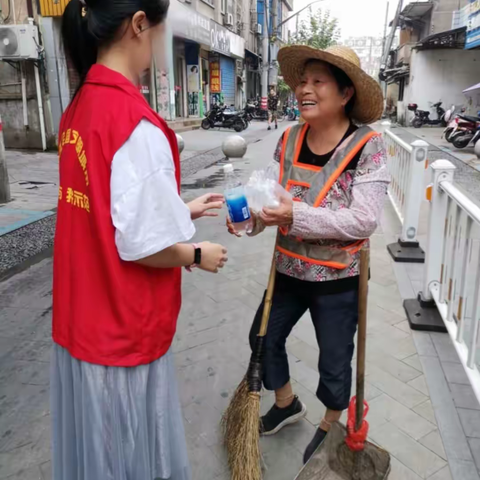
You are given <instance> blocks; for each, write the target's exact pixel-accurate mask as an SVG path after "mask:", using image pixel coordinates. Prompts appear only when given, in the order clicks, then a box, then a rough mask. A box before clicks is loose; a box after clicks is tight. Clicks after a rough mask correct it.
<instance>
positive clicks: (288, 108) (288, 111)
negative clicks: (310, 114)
mask: <svg viewBox="0 0 480 480" xmlns="http://www.w3.org/2000/svg"><path fill="white" fill-rule="evenodd" d="M283 116H284V118H287V119H288V120H289V121H290V122H294V121H295V120H296V119H297V117H298V116H300V111H299V110H298V106H297V105H296V104H295V103H293V104H292V103H289V102H285V105H284V106H283Z"/></svg>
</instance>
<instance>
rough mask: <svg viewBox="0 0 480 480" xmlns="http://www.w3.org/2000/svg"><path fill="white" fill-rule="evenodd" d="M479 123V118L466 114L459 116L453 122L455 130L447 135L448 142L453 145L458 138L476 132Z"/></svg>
mask: <svg viewBox="0 0 480 480" xmlns="http://www.w3.org/2000/svg"><path fill="white" fill-rule="evenodd" d="M478 121H479V118H478V117H473V116H470V115H464V114H460V115H457V116H456V117H455V118H454V120H452V122H451V123H452V124H453V129H452V130H451V132H447V133H448V135H445V139H446V140H447V142H449V143H453V141H454V140H455V139H456V138H457V137H459V136H463V135H464V134H465V133H468V132H474V131H476V129H477V122H478Z"/></svg>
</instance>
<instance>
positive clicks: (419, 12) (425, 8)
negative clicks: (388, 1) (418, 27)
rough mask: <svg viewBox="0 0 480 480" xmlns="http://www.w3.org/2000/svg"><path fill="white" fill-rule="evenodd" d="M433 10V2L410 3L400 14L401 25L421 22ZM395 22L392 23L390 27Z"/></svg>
mask: <svg viewBox="0 0 480 480" xmlns="http://www.w3.org/2000/svg"><path fill="white" fill-rule="evenodd" d="M432 8H433V2H414V3H409V4H408V5H407V6H406V7H405V8H404V9H403V10H402V12H401V13H400V24H402V22H415V21H418V20H421V19H422V18H423V17H425V15H426V14H427V13H429V12H430V10H432ZM392 25H393V21H391V22H390V26H392Z"/></svg>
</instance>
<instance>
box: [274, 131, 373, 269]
mask: <svg viewBox="0 0 480 480" xmlns="http://www.w3.org/2000/svg"><path fill="white" fill-rule="evenodd" d="M307 131H308V124H303V125H296V126H294V127H292V128H290V129H289V130H287V131H286V132H285V136H284V140H283V148H282V154H281V158H280V179H279V182H280V184H281V185H282V186H283V187H284V188H285V189H286V190H289V189H290V187H291V186H292V185H299V186H302V187H306V188H308V189H309V190H308V192H307V194H306V195H305V198H304V199H303V201H304V202H306V203H307V204H308V205H310V206H312V207H319V206H320V204H321V203H322V201H323V200H324V199H325V197H326V196H327V194H328V191H329V190H330V189H331V188H332V186H333V184H334V183H335V182H336V181H337V180H338V178H339V177H340V175H342V173H343V172H344V171H345V169H346V168H347V167H348V164H349V163H350V162H351V161H352V159H353V158H354V157H355V155H357V154H358V152H359V151H360V150H361V149H362V148H363V147H364V146H365V145H366V143H367V142H368V141H369V140H370V139H371V138H372V137H374V136H376V135H378V134H377V133H376V132H374V131H373V130H372V129H371V128H369V127H361V128H359V129H358V130H356V131H355V132H354V133H353V134H352V135H350V136H349V137H348V138H347V139H345V140H344V141H343V142H342V143H341V145H340V146H339V147H338V148H337V149H336V150H335V152H334V154H333V156H332V158H331V159H330V160H329V161H328V162H327V164H326V165H325V166H324V167H323V168H322V167H316V166H313V165H305V164H302V163H299V161H298V160H299V156H300V151H301V150H302V145H303V142H304V140H305V135H306V133H307ZM364 243H365V240H359V241H357V242H354V243H352V244H349V245H347V246H342V245H341V244H338V245H335V244H334V243H333V244H332V245H328V246H326V245H318V244H315V243H311V242H309V241H302V240H301V239H299V238H294V237H291V236H288V234H287V231H286V230H285V229H283V228H281V229H280V235H279V239H278V243H277V250H278V251H279V252H280V253H283V254H285V255H288V256H290V257H292V258H297V259H299V260H304V261H306V262H309V263H315V264H318V265H323V266H326V267H330V268H336V269H344V268H347V267H348V266H349V265H350V264H351V263H352V255H354V254H355V253H356V252H358V251H359V250H360V249H361V248H362V246H363V244H364Z"/></svg>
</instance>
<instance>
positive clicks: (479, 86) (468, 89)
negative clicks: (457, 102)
mask: <svg viewBox="0 0 480 480" xmlns="http://www.w3.org/2000/svg"><path fill="white" fill-rule="evenodd" d="M474 90H480V83H477V84H476V85H473V87H468V88H467V89H466V90H464V91H463V93H468V92H473V91H474Z"/></svg>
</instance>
